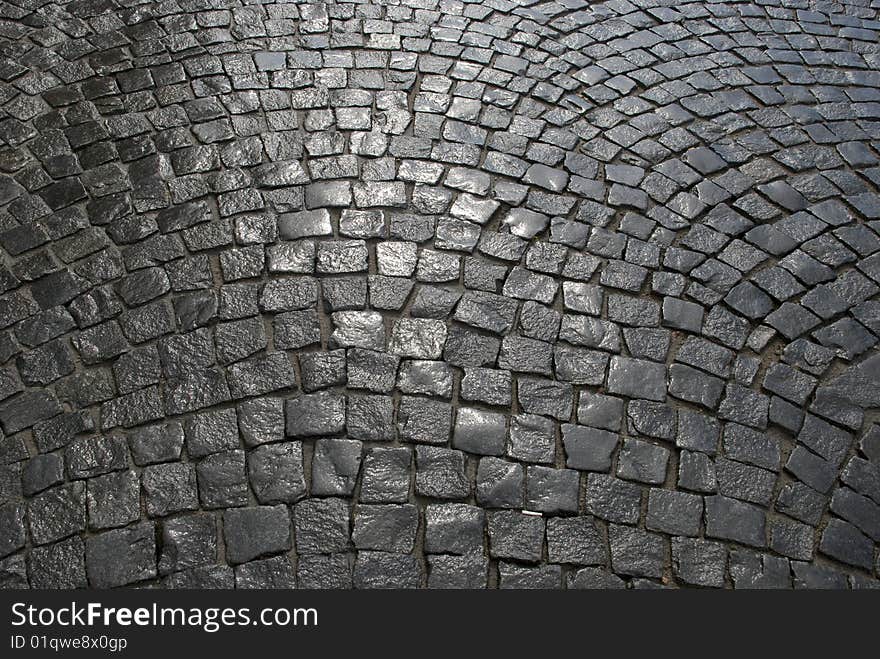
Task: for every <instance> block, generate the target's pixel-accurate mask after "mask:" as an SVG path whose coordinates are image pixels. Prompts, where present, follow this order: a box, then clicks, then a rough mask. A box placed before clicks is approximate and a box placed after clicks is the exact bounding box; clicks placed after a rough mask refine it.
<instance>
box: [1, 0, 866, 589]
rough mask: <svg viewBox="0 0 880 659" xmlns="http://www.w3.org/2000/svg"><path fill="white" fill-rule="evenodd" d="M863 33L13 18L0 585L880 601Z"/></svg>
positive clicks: (762, 19) (18, 7) (414, 14)
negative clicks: (799, 595)
mask: <svg viewBox="0 0 880 659" xmlns="http://www.w3.org/2000/svg"><path fill="white" fill-rule="evenodd" d="M878 8H880V4H878V2H877V0H871V1H869V0H861V1H854V2H845V3H836V2H818V1H815V0H790V1H788V0H783V1H781V2H780V1H775V0H770V1H764V2H759V3H753V2H736V1H722V2H687V3H684V4H682V3H679V2H671V1H669V2H664V1H662V0H660V1H658V0H638V1H633V2H629V1H627V0H611V1H609V2H604V3H593V2H585V1H584V0H559V1H549V2H543V3H540V2H530V1H529V0H516V1H510V0H489V1H482V2H460V1H458V0H409V1H407V0H403V1H401V2H381V3H379V2H375V3H370V2H358V3H344V2H343V3H316V2H295V3H274V2H260V3H255V4H250V3H248V4H245V3H242V2H240V1H239V0H212V1H210V2H209V1H207V0H169V1H166V2H147V3H142V4H136V3H133V2H127V1H125V0H74V1H72V2H43V1H41V0H16V1H14V2H2V3H0V144H2V148H0V250H2V251H0V291H2V293H0V429H2V433H0V446H2V450H0V584H2V585H3V586H6V587H34V588H37V587H40V588H47V587H48V588H62V587H93V588H106V587H117V586H127V585H161V586H164V587H172V588H181V587H232V586H236V587H241V588H246V587H258V588H265V587H293V586H298V587H324V588H326V587H334V588H341V587H352V586H354V587H359V588H366V587H415V586H427V587H487V586H488V587H502V588H517V587H545V588H550V587H553V588H558V587H571V588H575V587H624V586H630V587H654V586H659V585H677V586H704V587H737V588H743V587H777V588H783V587H792V586H795V587H836V588H846V587H852V588H856V587H873V586H877V585H878V583H880V582H878V570H880V554H878V541H880V425H878V419H880V415H878V408H880V352H878V350H877V345H876V344H877V342H878V337H880V297H878V292H880V287H878V285H880V237H878V235H880V194H878V189H880V155H878V154H880V36H878V35H880V19H878Z"/></svg>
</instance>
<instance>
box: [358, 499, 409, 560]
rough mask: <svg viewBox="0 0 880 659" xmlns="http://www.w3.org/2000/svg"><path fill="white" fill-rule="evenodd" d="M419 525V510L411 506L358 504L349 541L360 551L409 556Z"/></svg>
mask: <svg viewBox="0 0 880 659" xmlns="http://www.w3.org/2000/svg"><path fill="white" fill-rule="evenodd" d="M418 522H419V515H418V509H417V508H416V506H414V505H412V504H402V505H398V504H386V505H359V506H358V507H357V510H356V515H355V517H354V532H353V533H352V540H353V541H354V544H355V547H357V548H358V549H361V550H377V551H387V552H393V553H404V554H405V553H409V552H411V551H412V549H413V544H414V543H415V536H416V530H417V527H418Z"/></svg>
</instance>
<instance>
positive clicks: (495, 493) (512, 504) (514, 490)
mask: <svg viewBox="0 0 880 659" xmlns="http://www.w3.org/2000/svg"><path fill="white" fill-rule="evenodd" d="M476 494H477V503H478V504H480V505H481V506H484V507H488V508H522V507H523V503H524V496H525V475H524V470H523V468H522V466H521V465H519V464H517V463H515V462H508V461H506V460H501V459H499V458H491V457H486V458H480V463H479V466H478V467H477V492H476Z"/></svg>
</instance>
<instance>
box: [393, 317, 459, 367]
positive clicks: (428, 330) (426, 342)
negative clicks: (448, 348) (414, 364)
mask: <svg viewBox="0 0 880 659" xmlns="http://www.w3.org/2000/svg"><path fill="white" fill-rule="evenodd" d="M445 343H446V325H445V324H444V323H443V322H442V321H439V320H431V319H428V318H401V319H400V320H398V321H397V322H396V323H395V324H394V327H393V328H392V330H391V339H390V341H389V344H388V350H389V352H391V353H392V354H395V355H400V356H401V357H414V358H416V359H439V358H440V356H441V355H442V354H443V346H444V344H445Z"/></svg>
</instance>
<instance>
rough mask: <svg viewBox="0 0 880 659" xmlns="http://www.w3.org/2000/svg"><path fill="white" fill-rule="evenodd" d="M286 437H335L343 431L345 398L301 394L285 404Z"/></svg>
mask: <svg viewBox="0 0 880 659" xmlns="http://www.w3.org/2000/svg"><path fill="white" fill-rule="evenodd" d="M285 408H286V409H285V412H286V414H287V435H288V436H290V437H315V436H321V435H335V434H338V433H341V432H342V431H343V430H344V429H345V397H344V396H341V395H338V394H333V393H329V392H319V393H316V394H303V395H302V396H299V397H298V398H292V399H290V400H288V401H287V402H286V404H285Z"/></svg>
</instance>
